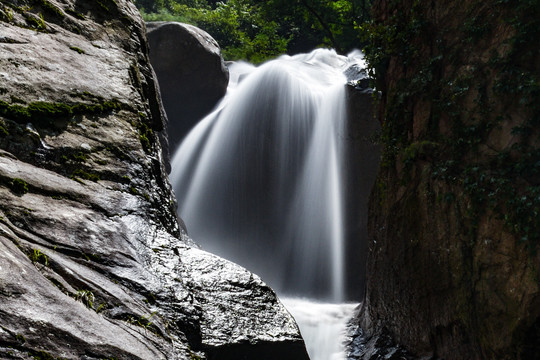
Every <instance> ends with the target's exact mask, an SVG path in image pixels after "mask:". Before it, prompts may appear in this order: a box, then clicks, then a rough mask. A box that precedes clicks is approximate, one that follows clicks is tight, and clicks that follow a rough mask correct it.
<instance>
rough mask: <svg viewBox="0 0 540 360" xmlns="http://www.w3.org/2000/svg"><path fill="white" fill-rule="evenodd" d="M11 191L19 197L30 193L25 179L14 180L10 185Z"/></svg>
mask: <svg viewBox="0 0 540 360" xmlns="http://www.w3.org/2000/svg"><path fill="white" fill-rule="evenodd" d="M10 188H11V191H13V192H14V193H15V194H17V195H24V194H26V193H27V192H28V184H27V183H26V181H24V180H23V179H19V178H14V179H13V180H11V183H10Z"/></svg>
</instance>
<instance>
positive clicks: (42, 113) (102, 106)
mask: <svg viewBox="0 0 540 360" xmlns="http://www.w3.org/2000/svg"><path fill="white" fill-rule="evenodd" d="M121 108H122V104H121V103H120V102H119V101H116V100H108V101H103V102H101V103H97V104H81V103H79V104H65V103H50V102H45V101H36V102H31V103H30V104H28V105H27V106H24V105H21V104H9V103H7V102H5V101H2V100H0V115H2V116H5V117H7V118H9V119H12V120H15V121H17V122H18V123H22V124H24V123H28V122H31V123H32V124H34V125H35V126H37V127H42V128H58V127H59V125H58V120H68V119H69V118H70V117H72V116H73V115H77V114H102V113H106V112H110V111H113V110H119V109H121Z"/></svg>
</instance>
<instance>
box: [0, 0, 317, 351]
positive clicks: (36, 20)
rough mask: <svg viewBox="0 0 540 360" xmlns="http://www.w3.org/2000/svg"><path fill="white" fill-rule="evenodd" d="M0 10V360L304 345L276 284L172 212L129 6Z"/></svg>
mask: <svg viewBox="0 0 540 360" xmlns="http://www.w3.org/2000/svg"><path fill="white" fill-rule="evenodd" d="M0 20H1V21H0V34H1V36H0V79H1V81H0V304H1V306H0V358H2V359H5V358H14V359H31V358H34V359H37V358H39V359H52V358H62V359H104V358H107V359H109V358H114V359H218V358H219V359H229V358H233V357H234V358H236V359H276V358H283V359H307V355H306V351H305V347H304V345H303V341H302V339H301V337H300V335H299V332H298V328H297V326H296V324H295V322H294V320H293V319H292V317H291V316H290V315H289V313H288V312H287V311H286V310H285V308H284V307H283V305H282V304H281V302H280V301H279V300H278V299H277V298H276V295H275V293H274V292H273V291H272V290H271V289H270V288H268V287H267V286H266V285H265V284H264V283H263V282H262V281H261V280H260V279H259V278H258V277H257V276H256V275H253V274H251V273H249V272H248V271H246V270H245V269H243V268H241V267H239V266H238V265H235V264H232V263H230V262H228V261H226V260H223V259H221V258H218V257H216V256H214V255H211V254H208V253H206V252H204V251H202V250H200V249H198V247H196V246H195V245H194V244H193V242H192V241H191V240H190V239H189V238H188V237H187V235H186V233H185V232H184V231H183V230H182V228H181V227H180V226H179V221H178V219H177V216H176V212H175V199H174V197H173V195H172V192H171V187H170V184H169V182H168V179H167V175H166V170H165V166H164V161H163V157H162V152H161V145H160V142H159V141H158V133H159V132H161V131H162V130H163V128H164V124H163V122H164V120H163V119H164V117H163V113H162V110H161V104H160V101H159V98H158V92H157V86H156V82H155V77H154V75H153V72H152V70H151V67H150V63H149V59H148V55H147V50H146V40H145V28H144V23H143V22H142V20H141V19H140V16H139V13H138V11H137V9H136V8H135V7H134V5H133V4H132V3H131V2H130V1H128V0H114V1H113V0H109V1H107V0H103V1H99V2H82V1H78V0H65V1H61V2H60V1H55V0H48V1H41V2H35V1H20V0H19V1H15V0H14V1H3V2H2V3H1V4H0ZM231 354H234V356H233V355H231Z"/></svg>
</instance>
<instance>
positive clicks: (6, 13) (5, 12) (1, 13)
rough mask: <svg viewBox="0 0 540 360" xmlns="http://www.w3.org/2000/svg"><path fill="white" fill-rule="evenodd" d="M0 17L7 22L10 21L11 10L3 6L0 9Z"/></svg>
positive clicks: (11, 19) (11, 17) (11, 18)
mask: <svg viewBox="0 0 540 360" xmlns="http://www.w3.org/2000/svg"><path fill="white" fill-rule="evenodd" d="M0 19H1V20H4V21H7V22H8V23H10V22H12V21H13V11H12V10H11V9H10V8H8V7H4V8H3V9H0Z"/></svg>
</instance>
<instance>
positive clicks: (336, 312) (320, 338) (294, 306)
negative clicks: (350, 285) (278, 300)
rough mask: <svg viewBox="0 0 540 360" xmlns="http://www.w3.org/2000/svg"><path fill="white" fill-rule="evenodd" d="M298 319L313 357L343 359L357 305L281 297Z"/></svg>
mask: <svg viewBox="0 0 540 360" xmlns="http://www.w3.org/2000/svg"><path fill="white" fill-rule="evenodd" d="M282 301H283V304H284V305H285V307H287V309H288V310H289V311H290V313H291V314H292V315H293V316H294V318H295V319H296V322H297V323H298V326H299V327H300V331H301V332H302V336H303V337H304V341H305V343H306V347H307V351H308V354H309V358H310V359H311V360H343V359H345V357H346V356H345V355H346V354H345V353H344V350H343V346H342V345H343V342H344V341H345V340H346V336H345V335H346V330H347V329H346V326H347V322H348V321H349V320H350V319H351V318H352V316H353V312H354V309H355V308H356V306H357V304H331V303H318V302H314V301H312V300H304V299H291V298H284V299H282Z"/></svg>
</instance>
